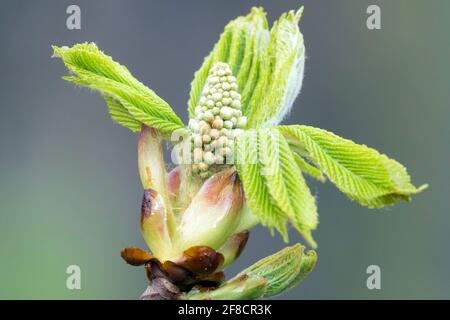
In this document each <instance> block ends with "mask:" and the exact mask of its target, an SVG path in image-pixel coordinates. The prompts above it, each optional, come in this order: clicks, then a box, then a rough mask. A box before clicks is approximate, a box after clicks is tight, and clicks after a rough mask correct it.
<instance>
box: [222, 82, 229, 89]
mask: <svg viewBox="0 0 450 320" xmlns="http://www.w3.org/2000/svg"><path fill="white" fill-rule="evenodd" d="M222 89H223V90H230V89H231V85H230V84H229V83H228V82H224V83H222Z"/></svg>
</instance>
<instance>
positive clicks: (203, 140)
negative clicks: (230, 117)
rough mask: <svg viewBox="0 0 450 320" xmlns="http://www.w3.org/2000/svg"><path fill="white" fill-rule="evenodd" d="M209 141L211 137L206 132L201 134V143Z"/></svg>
mask: <svg viewBox="0 0 450 320" xmlns="http://www.w3.org/2000/svg"><path fill="white" fill-rule="evenodd" d="M210 141H211V137H210V136H209V135H207V134H205V135H203V136H202V142H203V143H209V142H210Z"/></svg>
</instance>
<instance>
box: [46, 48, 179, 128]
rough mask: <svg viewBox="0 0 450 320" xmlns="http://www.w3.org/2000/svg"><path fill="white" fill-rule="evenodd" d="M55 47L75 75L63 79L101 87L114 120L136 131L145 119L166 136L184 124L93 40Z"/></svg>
mask: <svg viewBox="0 0 450 320" xmlns="http://www.w3.org/2000/svg"><path fill="white" fill-rule="evenodd" d="M53 49H54V54H53V56H54V57H59V58H61V59H62V60H63V62H64V64H65V65H66V67H67V68H68V69H69V70H70V71H71V72H72V73H73V74H74V75H75V76H68V77H64V79H65V80H67V81H71V82H74V83H77V84H80V85H82V86H86V87H89V88H91V89H95V90H98V91H99V92H100V93H101V94H102V96H103V97H104V99H105V102H106V104H107V106H108V109H109V112H110V115H111V117H112V118H113V120H114V121H116V122H118V123H120V124H121V125H124V126H126V127H127V128H129V129H130V130H132V131H135V132H136V131H139V130H140V127H141V124H142V123H144V124H146V125H148V126H150V127H154V128H156V129H158V130H159V131H160V132H161V133H162V134H163V135H165V136H168V135H170V134H171V133H172V132H173V131H174V130H178V129H183V128H184V125H183V122H182V121H181V120H180V119H179V118H178V116H177V115H176V114H175V113H174V112H173V110H172V109H171V108H170V106H169V105H168V104H167V102H165V101H164V100H162V99H161V98H160V97H158V96H157V95H156V94H155V93H154V92H153V91H152V90H151V89H149V88H147V87H146V86H145V85H144V84H142V83H141V82H139V81H138V80H136V79H135V78H134V77H133V76H132V75H131V73H130V72H129V71H128V69H127V68H126V67H124V66H122V65H120V64H119V63H117V62H115V61H114V60H112V59H111V57H109V56H107V55H105V54H104V53H103V52H102V51H100V50H99V49H98V48H97V46H96V45H95V44H94V43H82V44H77V45H75V46H73V47H72V48H64V47H61V48H60V47H56V46H54V47H53Z"/></svg>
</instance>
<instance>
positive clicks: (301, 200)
mask: <svg viewBox="0 0 450 320" xmlns="http://www.w3.org/2000/svg"><path fill="white" fill-rule="evenodd" d="M235 165H236V168H237V171H238V173H239V177H240V179H241V180H242V183H243V186H244V190H245V194H246V199H247V202H248V206H249V208H250V209H251V211H252V212H253V213H254V214H255V216H256V217H257V218H258V219H259V220H260V221H261V223H262V224H263V225H266V226H267V227H275V228H276V229H278V230H279V231H280V232H281V234H283V235H284V237H285V239H286V231H285V223H286V220H287V219H288V220H289V221H290V222H291V223H292V225H293V226H294V227H295V228H296V229H297V230H298V231H299V232H300V234H301V235H302V236H303V237H304V238H305V239H306V240H307V241H308V242H309V243H310V244H311V245H312V246H315V245H316V244H315V242H314V240H313V239H312V236H311V230H314V229H315V228H316V227H317V223H318V218H317V207H316V204H315V199H314V197H313V196H312V194H311V192H310V190H309V188H308V186H307V185H306V182H305V180H304V178H303V175H302V173H301V171H300V169H299V167H298V166H297V164H296V162H295V158H294V155H293V152H292V151H291V150H290V148H289V145H288V143H287V141H286V140H285V138H284V137H283V136H282V135H281V134H280V133H279V132H278V131H277V130H276V129H260V130H249V131H246V132H245V133H243V134H242V135H241V136H239V137H238V139H237V140H236V161H235Z"/></svg>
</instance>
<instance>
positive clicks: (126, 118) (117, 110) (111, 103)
mask: <svg viewBox="0 0 450 320" xmlns="http://www.w3.org/2000/svg"><path fill="white" fill-rule="evenodd" d="M102 96H103V99H104V100H105V102H106V105H107V106H108V111H109V115H110V116H111V119H113V120H114V121H115V122H117V123H119V124H121V125H123V126H125V127H127V128H128V129H130V130H131V131H133V132H139V131H141V127H142V123H141V122H140V121H138V120H136V119H135V118H134V117H133V116H132V115H131V114H130V113H129V112H128V110H127V108H125V107H124V106H123V105H122V104H121V103H120V102H119V101H118V100H117V99H115V98H114V97H113V96H111V95H108V94H106V93H104V94H102Z"/></svg>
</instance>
